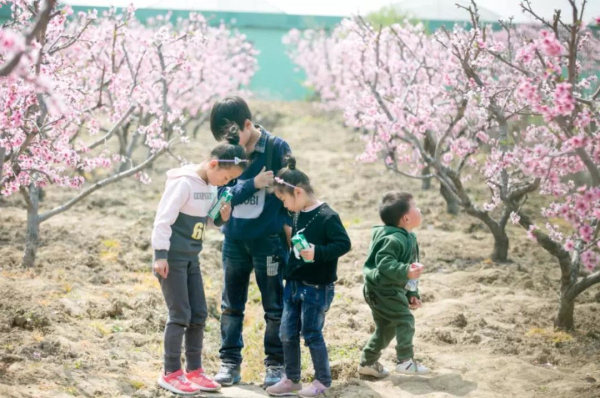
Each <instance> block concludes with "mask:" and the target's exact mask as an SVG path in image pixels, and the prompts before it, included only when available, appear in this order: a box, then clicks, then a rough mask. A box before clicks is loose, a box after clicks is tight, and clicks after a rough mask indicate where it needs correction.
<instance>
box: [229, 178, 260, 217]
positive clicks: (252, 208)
mask: <svg viewBox="0 0 600 398" xmlns="http://www.w3.org/2000/svg"><path fill="white" fill-rule="evenodd" d="M244 181H245V180H238V183H243V182H244ZM265 195H266V191H265V190H264V189H260V190H258V191H257V192H256V193H255V194H254V195H252V196H250V197H249V198H248V199H246V200H245V201H244V202H242V203H240V204H239V205H236V206H234V207H233V213H232V215H233V217H235V218H243V219H252V218H258V217H259V216H260V214H261V213H262V211H263V208H264V207H265Z"/></svg>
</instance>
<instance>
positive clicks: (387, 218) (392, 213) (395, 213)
mask: <svg viewBox="0 0 600 398" xmlns="http://www.w3.org/2000/svg"><path fill="white" fill-rule="evenodd" d="M412 199H413V196H412V195H411V194H409V193H408V192H400V191H391V192H388V193H386V194H385V195H383V198H382V199H381V203H380V204H379V217H380V218H381V221H383V223H384V224H385V225H388V226H392V227H397V226H398V224H399V223H400V219H401V218H402V217H404V215H405V214H406V213H408V210H410V201H411V200H412Z"/></svg>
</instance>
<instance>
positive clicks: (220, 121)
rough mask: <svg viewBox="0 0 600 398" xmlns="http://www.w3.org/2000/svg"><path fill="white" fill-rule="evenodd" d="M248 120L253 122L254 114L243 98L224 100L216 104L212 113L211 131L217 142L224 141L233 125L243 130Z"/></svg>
mask: <svg viewBox="0 0 600 398" xmlns="http://www.w3.org/2000/svg"><path fill="white" fill-rule="evenodd" d="M246 120H250V121H251V120H252V113H251V112H250V108H249V107H248V104H247V103H246V101H244V99H243V98H240V97H227V98H223V99H222V100H220V101H217V102H215V103H214V105H213V107H212V110H211V111H210V131H212V134H213V136H214V137H215V139H216V140H217V141H222V140H223V139H224V138H225V137H226V135H227V130H228V129H229V126H231V124H232V123H233V124H236V125H237V127H238V128H239V129H240V130H243V129H244V124H245V123H246Z"/></svg>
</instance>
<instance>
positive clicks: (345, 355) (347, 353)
mask: <svg viewBox="0 0 600 398" xmlns="http://www.w3.org/2000/svg"><path fill="white" fill-rule="evenodd" d="M327 350H328V352H329V361H330V362H331V361H338V360H341V359H351V360H356V359H357V358H360V354H361V352H362V349H361V347H360V346H359V345H357V344H341V345H336V344H330V345H328V346H327Z"/></svg>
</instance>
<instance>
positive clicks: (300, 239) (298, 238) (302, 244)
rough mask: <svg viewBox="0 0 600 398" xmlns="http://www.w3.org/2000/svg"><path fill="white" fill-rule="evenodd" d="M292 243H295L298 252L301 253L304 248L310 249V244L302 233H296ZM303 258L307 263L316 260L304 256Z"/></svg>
mask: <svg viewBox="0 0 600 398" xmlns="http://www.w3.org/2000/svg"><path fill="white" fill-rule="evenodd" d="M292 245H294V247H295V248H296V250H297V251H298V253H300V252H301V251H302V250H306V249H310V244H309V243H308V241H307V240H306V238H305V237H304V235H302V234H296V235H294V236H292ZM302 260H304V262H305V263H314V262H315V261H314V260H306V259H305V258H304V257H302Z"/></svg>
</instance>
